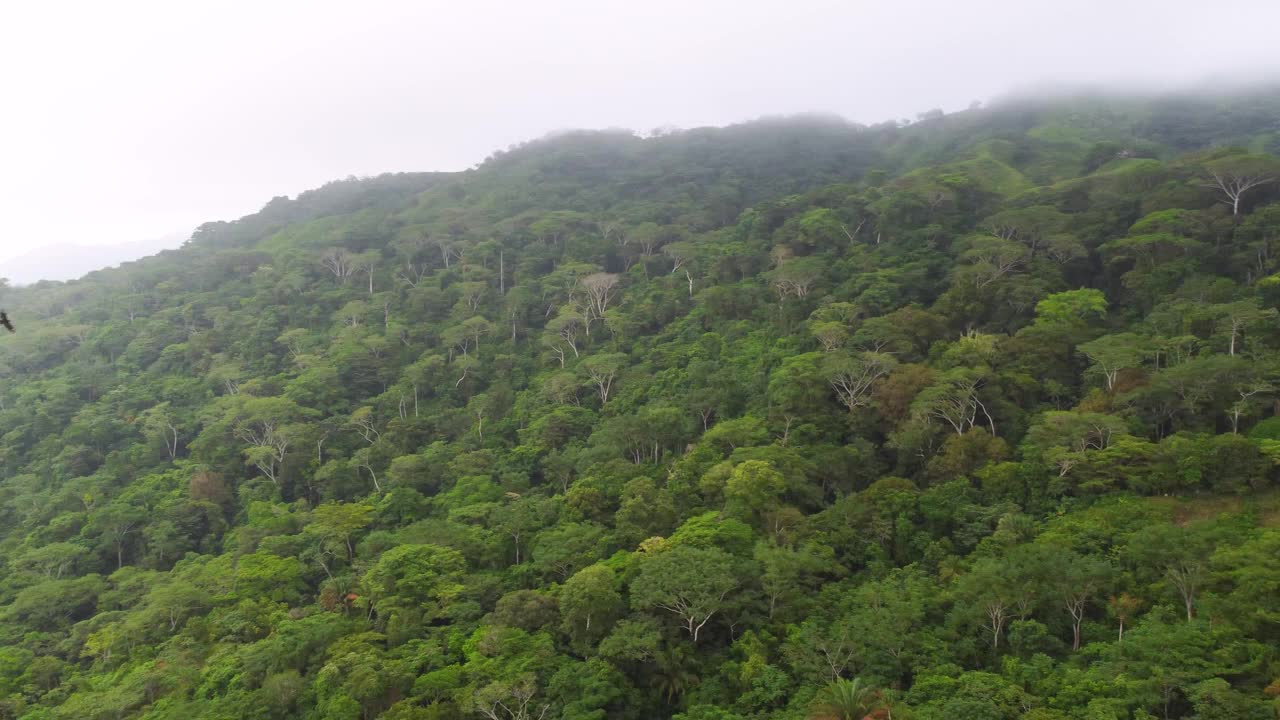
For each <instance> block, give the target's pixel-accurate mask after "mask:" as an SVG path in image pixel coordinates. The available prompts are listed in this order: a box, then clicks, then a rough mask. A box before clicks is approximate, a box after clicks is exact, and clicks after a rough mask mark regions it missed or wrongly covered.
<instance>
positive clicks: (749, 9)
mask: <svg viewBox="0 0 1280 720" xmlns="http://www.w3.org/2000/svg"><path fill="white" fill-rule="evenodd" d="M1278 26H1280V1H1277V0H1251V1H1246V0H1214V2H1211V3H1210V2H1204V1H1203V0H1105V1H1101V0H1071V1H1069V2H1068V1H1065V0H1058V1H1055V2H1043V1H1040V0H914V1H911V2H908V1H906V0H885V1H883V2H879V1H877V2H871V1H868V0H864V1H858V0H850V1H848V2H824V1H821V0H785V1H781V2H775V1H772V0H771V1H769V2H751V0H705V1H699V0H683V1H668V0H619V1H614V0H583V1H577V0H563V1H561V0H556V1H552V0H510V1H508V2H495V1H492V0H451V1H449V2H436V1H434V0H424V1H421V2H410V1H408V0H403V1H399V2H392V1H389V0H388V1H382V0H362V1H360V2H356V1H354V0H352V1H351V2H346V3H334V2H327V1H326V0H308V1H306V2H292V1H285V0H256V1H251V2H243V1H241V0H222V1H217V2H213V1H206V0H198V1H197V0H166V1H164V2H137V1H130V0H113V1H111V2H103V1H101V0H95V1H93V2H65V1H63V2H58V1H55V0H41V1H32V2H18V1H17V0H14V1H13V2H4V3H0V98H2V102H0V107H3V111H2V113H0V212H2V213H3V225H2V226H0V227H3V233H0V259H3V258H5V257H11V256H14V255H17V254H19V253H21V252H24V251H27V250H30V249H32V248H35V247H39V246H42V245H50V244H54V243H63V242H73V243H79V244H91V243H92V244H113V243H120V242H126V241H135V240H143V239H149V238H153V237H156V236H160V235H165V234H168V233H171V232H173V231H175V230H189V229H191V228H193V227H194V226H195V225H197V224H199V223H200V222H203V221H205V220H215V219H233V218H235V217H238V216H240V215H243V214H246V213H248V212H252V211H254V210H256V209H257V208H258V207H260V206H261V205H262V204H263V203H264V202H265V201H266V200H268V199H270V197H272V196H273V195H282V194H288V195H294V194H296V193H298V192H299V191H301V190H305V189H307V188H310V187H314V186H317V185H320V184H322V183H323V182H325V181H327V180H330V179H335V178H340V177H344V176H347V175H352V174H355V175H368V174H375V173H379V172H384V171H397V170H453V169H462V168H465V167H468V166H470V165H472V164H474V163H476V162H478V161H480V160H482V159H483V158H484V157H485V155H487V154H488V153H489V152H490V151H492V150H494V149H498V148H503V147H506V146H508V145H510V144H512V143H516V142H519V141H522V140H527V139H530V138H533V137H536V136H539V135H542V134H544V133H546V132H548V131H551V130H557V129H565V128H571V127H592V128H595V127H630V128H635V129H640V130H648V129H651V128H655V127H659V126H664V125H675V126H679V127H690V126H697V125H707V124H726V123H730V122H734V121H739V120H744V119H750V118H753V117H757V116H760V115H764V114H777V113H791V112H801V111H809V110H819V111H833V112H837V113H840V114H842V115H845V116H846V117H849V118H851V119H854V120H858V121H862V122H878V121H881V120H885V119H889V118H897V117H913V116H914V115H915V113H917V112H919V111H923V110H927V109H929V108H932V107H943V108H945V109H948V110H950V109H959V108H963V107H965V106H967V105H968V104H969V102H970V101H972V100H975V99H982V100H986V99H989V98H990V97H992V96H994V95H999V94H1002V93H1004V92H1006V91H1008V90H1010V89H1014V88H1019V87H1031V86H1036V85H1039V84H1041V83H1046V82H1055V83H1060V82H1069V83H1077V82H1107V83H1117V82H1123V83H1126V84H1132V83H1142V84H1168V83H1190V82H1196V81H1200V80H1202V79H1203V78H1204V77H1206V76H1208V75H1210V74H1217V73H1225V74H1230V73H1234V72H1237V71H1242V70H1247V71H1249V72H1251V73H1252V74H1255V75H1257V74H1262V73H1264V72H1267V71H1274V70H1276V69H1277V68H1280V50H1277V46H1276V44H1275V40H1274V36H1275V32H1276V28H1277V27H1278Z"/></svg>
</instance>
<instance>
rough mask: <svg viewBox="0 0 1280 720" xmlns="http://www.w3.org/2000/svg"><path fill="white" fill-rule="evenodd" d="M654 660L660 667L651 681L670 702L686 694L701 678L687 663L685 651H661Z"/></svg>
mask: <svg viewBox="0 0 1280 720" xmlns="http://www.w3.org/2000/svg"><path fill="white" fill-rule="evenodd" d="M654 662H655V664H657V666H658V668H657V672H655V673H654V674H653V676H652V678H650V683H651V684H652V685H653V688H654V689H655V690H657V691H658V692H659V693H661V694H662V695H664V696H665V697H666V699H667V703H668V704H670V703H671V702H672V701H674V700H675V699H676V698H678V697H680V696H681V695H684V694H685V692H686V691H687V690H689V689H690V688H692V687H693V686H694V685H697V684H698V681H699V680H700V678H699V677H698V675H697V674H696V673H694V672H693V671H692V670H690V669H689V667H688V665H687V664H686V662H685V655H684V653H681V652H678V651H674V650H669V651H666V652H659V653H658V654H657V655H656V656H655V657H654Z"/></svg>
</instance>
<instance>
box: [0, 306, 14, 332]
mask: <svg viewBox="0 0 1280 720" xmlns="http://www.w3.org/2000/svg"><path fill="white" fill-rule="evenodd" d="M0 325H3V326H4V329H5V330H8V331H9V332H13V323H11V322H9V314H8V313H6V312H5V311H3V310H0Z"/></svg>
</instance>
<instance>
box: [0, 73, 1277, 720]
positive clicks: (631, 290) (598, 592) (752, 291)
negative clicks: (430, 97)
mask: <svg viewBox="0 0 1280 720" xmlns="http://www.w3.org/2000/svg"><path fill="white" fill-rule="evenodd" d="M1277 154H1280V92H1277V91H1273V90H1258V91H1253V92H1249V93H1243V92H1242V93H1236V94H1226V93H1224V94H1222V95H1220V96H1216V97H1204V96H1201V97H1148V98H1126V97H1118V96H1113V97H1106V96H1080V97H1073V98H1069V99H1063V98H1058V99H1035V100H1032V99H1022V100H1009V101H1005V102H1002V103H999V104H996V105H993V106H991V107H988V108H974V109H971V110H969V111H966V112H961V113H955V114H951V115H944V114H942V113H941V112H936V111H935V112H929V113H924V114H922V115H921V116H920V117H919V118H918V119H917V120H916V121H914V122H910V123H902V122H890V123H884V124H881V125H874V126H859V125H855V124H851V123H847V122H845V121H842V120H839V119H836V118H830V117H824V116H806V117H798V118H779V119H768V120H761V121H758V122H752V123H745V124H742V125H737V126H732V127H728V128H720V129H697V130H689V131H674V132H662V133H653V134H650V135H647V136H641V135H636V134H632V133H628V132H617V131H610V132H574V133H566V134H561V135H557V136H554V137H548V138H544V139H542V140H539V141H536V142H531V143H528V144H525V145H522V146H519V147H515V148H512V149H510V150H508V151H505V152H501V153H497V154H495V155H494V156H493V157H491V158H489V159H488V160H486V161H485V162H484V163H481V164H480V165H478V166H477V167H475V168H473V169H471V170H468V171H465V172H460V173H423V174H400V175H385V176H380V177H376V178H366V179H354V178H353V179H348V180H344V181H340V182H334V183H331V184H329V185H326V186H325V187H322V188H319V189H317V190H314V191H311V192H307V193H303V194H302V195H300V196H299V197H297V198H294V199H289V198H276V199H274V200H272V201H271V202H269V203H268V204H267V205H266V206H265V207H264V208H263V209H262V211H260V212H259V213H257V214H254V215H251V216H248V217H245V218H241V219H240V220H237V221H234V222H218V223H210V224H207V225H204V226H202V227H201V228H200V229H199V230H198V231H197V232H196V233H195V234H194V236H193V237H192V238H191V240H190V241H189V242H188V243H187V244H186V245H185V246H184V247H183V248H181V249H179V250H174V251H167V252H164V253H161V254H160V255H159V256H156V257H153V258H148V259H145V260H141V261H138V262H135V263H130V264H128V265H126V266H124V267H122V268H119V269H116V270H109V271H101V272H96V273H93V274H91V275H89V276H87V277H85V278H84V279H82V280H79V281H75V282H68V283H41V284H38V285H36V286H32V287H29V288H21V289H8V290H5V291H4V297H3V305H4V307H5V308H6V309H7V310H8V311H9V315H10V316H11V317H12V318H13V319H14V322H15V324H17V326H18V332H17V333H16V334H14V335H11V336H6V337H0V372H2V373H3V376H4V378H5V382H4V383H3V385H0V466H2V467H3V481H2V482H0V574H2V575H3V577H4V579H5V582H4V583H3V585H0V717H6V718H8V717H12V718H19V717H20V718H30V719H31V720H37V719H39V720H45V719H49V720H52V719H55V718H68V719H71V718H74V719H76V720H81V719H86V718H101V719H103V720H106V719H108V718H111V719H117V718H146V719H148V720H161V719H181V720H203V719H209V720H213V719H218V720H222V719H231V718H261V719H263V720H269V719H277V718H281V719H282V718H315V719H320V718H323V719H326V720H340V719H348V718H349V719H353V720H355V719H359V720H369V719H371V718H375V717H377V718H386V719H387V720H427V719H429V720H453V719H455V718H457V719H462V718H474V719H477V720H479V719H483V718H489V720H542V719H544V718H545V719H546V720H551V719H552V718H564V719H566V720H569V719H573V720H605V719H609V720H614V719H616V720H643V719H646V718H654V717H677V718H681V719H682V720H746V719H748V718H795V719H797V720H799V719H801V718H831V719H833V720H834V719H839V720H861V719H862V718H866V717H871V718H899V719H902V718H915V719H917V720H1004V719H1008V720H1014V719H1015V718H1030V719H1032V720H1067V719H1072V720H1075V719H1079V720H1110V719H1121V718H1123V719H1133V720H1138V719H1141V718H1197V719H1202V720H1208V719H1211V718H1212V719H1218V718H1245V719H1251V718H1257V719H1258V720H1263V719H1265V718H1274V717H1276V712H1277V697H1278V696H1280V492H1278V491H1277V489H1276V482H1277V479H1280V417H1277V407H1278V405H1280V322H1278V320H1280V318H1278V313H1277V306H1280V260H1278V259H1277V251H1278V250H1280V248H1277V247H1276V244H1277V242H1278V241H1280V160H1278V159H1277V158H1276V155H1277Z"/></svg>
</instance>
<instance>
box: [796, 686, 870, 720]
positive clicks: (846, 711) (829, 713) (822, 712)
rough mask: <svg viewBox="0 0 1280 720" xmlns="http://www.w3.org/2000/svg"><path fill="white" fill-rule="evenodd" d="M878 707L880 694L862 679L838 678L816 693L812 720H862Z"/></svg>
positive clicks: (811, 715)
mask: <svg viewBox="0 0 1280 720" xmlns="http://www.w3.org/2000/svg"><path fill="white" fill-rule="evenodd" d="M879 705H880V693H879V691H877V690H876V689H874V688H872V687H871V686H869V685H865V684H863V682H862V678H854V679H852V680H846V679H845V678H840V679H839V680H836V681H835V682H833V683H831V684H830V685H827V686H826V687H824V688H822V689H821V690H819V691H818V694H817V696H816V697H814V699H813V711H812V712H811V713H810V715H809V717H810V718H813V720H863V718H866V717H867V716H868V715H871V714H872V713H873V712H874V711H875V710H876V708H877V707H878V706H879Z"/></svg>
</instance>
